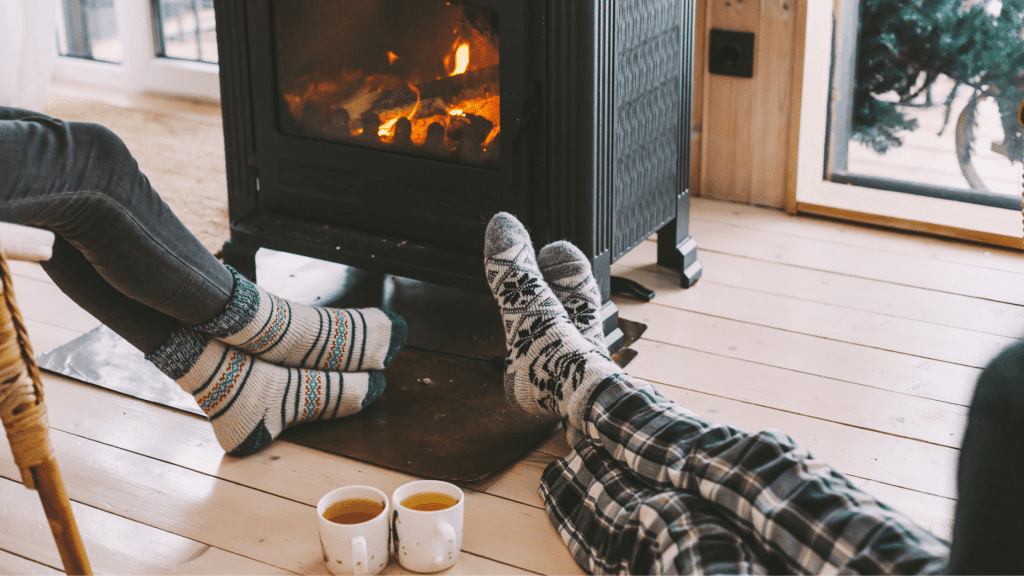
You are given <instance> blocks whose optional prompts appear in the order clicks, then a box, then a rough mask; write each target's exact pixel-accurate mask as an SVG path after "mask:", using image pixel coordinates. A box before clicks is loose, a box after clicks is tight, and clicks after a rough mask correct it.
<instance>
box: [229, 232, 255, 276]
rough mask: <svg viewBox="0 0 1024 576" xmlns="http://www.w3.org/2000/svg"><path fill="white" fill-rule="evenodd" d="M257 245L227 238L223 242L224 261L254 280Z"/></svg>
mask: <svg viewBox="0 0 1024 576" xmlns="http://www.w3.org/2000/svg"><path fill="white" fill-rule="evenodd" d="M259 249H260V247H259V246H251V245H249V244H242V243H239V242H238V241H235V240H228V241H227V242H225V243H224V248H223V252H222V254H223V257H224V263H225V264H227V265H228V266H231V267H232V268H234V269H235V270H238V273H239V274H241V275H242V276H245V277H246V278H248V279H249V280H252V281H253V282H255V281H256V251H257V250H259Z"/></svg>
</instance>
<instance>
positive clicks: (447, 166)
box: [215, 0, 701, 344]
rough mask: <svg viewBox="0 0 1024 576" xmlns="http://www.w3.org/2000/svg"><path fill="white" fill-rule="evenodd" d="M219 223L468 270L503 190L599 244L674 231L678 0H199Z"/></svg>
mask: <svg viewBox="0 0 1024 576" xmlns="http://www.w3.org/2000/svg"><path fill="white" fill-rule="evenodd" d="M215 6H216V11H217V35H218V44H219V50H220V66H221V93H222V98H221V104H222V107H223V114H224V130H225V145H226V153H227V164H228V166H227V175H228V189H229V209H230V218H231V239H230V240H229V241H228V243H226V244H225V246H224V258H225V260H226V261H227V262H228V263H230V264H232V265H233V266H235V267H236V268H238V269H239V270H240V271H242V272H243V273H248V274H252V273H254V272H255V263H254V255H255V252H256V250H257V249H258V248H259V247H268V248H274V249H278V250H283V251H287V252H292V253H297V254H303V255H307V256H311V257H315V258H321V259H324V260H330V261H335V262H340V263H343V264H349V265H352V266H356V267H359V268H367V269H371V270H376V271H380V272H384V273H388V274H394V275H399V276H405V277H408V278H413V279H418V280H424V281H428V282H434V283H439V284H444V285H448V286H456V287H462V288H470V289H479V290H486V284H485V282H484V276H483V258H482V254H481V248H482V246H483V231H484V228H485V226H486V224H487V221H488V219H489V218H490V216H491V215H492V214H494V213H495V212H497V211H500V210H505V211H508V212H511V213H513V214H515V215H516V216H518V217H519V218H520V219H521V220H522V221H523V222H524V223H525V224H526V226H527V227H528V228H529V229H530V230H531V233H532V234H533V239H534V242H535V243H536V245H538V246H540V245H542V244H544V243H546V242H549V241H552V240H556V239H568V240H570V241H572V242H573V243H575V244H576V245H577V246H579V247H580V248H581V249H582V250H583V251H584V252H585V253H586V254H587V255H588V256H590V257H591V258H592V261H593V267H594V271H595V275H596V276H597V278H598V281H599V283H600V284H601V287H602V291H603V297H604V300H605V306H604V310H603V313H604V318H605V326H606V332H607V333H608V334H609V335H610V337H611V340H612V341H613V344H614V341H615V340H617V339H618V338H620V337H621V333H619V332H617V328H616V326H617V310H616V308H615V306H614V304H612V303H611V301H610V284H611V282H610V266H611V263H612V262H613V261H615V260H616V259H617V258H619V257H621V256H622V255H624V254H625V253H626V252H628V251H629V250H630V249H632V248H633V247H635V246H636V245H637V244H638V243H639V242H641V241H643V240H644V239H645V238H647V237H648V236H649V235H650V234H652V233H654V232H656V231H657V232H658V263H659V264H662V265H666V266H673V267H676V268H678V269H679V270H680V272H681V282H682V285H683V286H689V285H691V284H692V283H693V282H695V281H696V280H697V278H699V276H700V272H701V266H700V263H699V262H698V261H697V258H696V242H694V241H693V239H692V238H691V237H690V236H689V232H688V219H689V191H688V189H687V183H688V181H689V156H690V154H689V145H690V139H689V136H688V135H689V125H690V93H691V79H692V64H693V62H692V60H693V58H692V52H693V51H692V47H693V21H694V20H693V17H694V0H472V1H470V2H466V1H462V0H345V1H342V0H270V1H268V0H218V1H217V2H216V3H215Z"/></svg>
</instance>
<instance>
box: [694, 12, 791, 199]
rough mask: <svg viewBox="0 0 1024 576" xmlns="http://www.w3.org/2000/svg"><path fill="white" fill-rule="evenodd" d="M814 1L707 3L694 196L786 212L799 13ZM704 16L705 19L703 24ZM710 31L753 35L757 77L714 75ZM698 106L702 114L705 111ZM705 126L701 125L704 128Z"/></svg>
mask: <svg viewBox="0 0 1024 576" xmlns="http://www.w3.org/2000/svg"><path fill="white" fill-rule="evenodd" d="M806 1H807V0H706V2H699V3H698V9H700V8H704V10H705V12H704V15H703V16H704V17H703V20H704V22H703V24H704V25H703V30H702V31H703V34H702V35H701V34H698V38H699V42H700V44H701V49H700V50H699V51H698V52H697V53H696V54H695V58H699V60H697V62H698V65H697V66H696V67H695V69H696V72H697V74H698V75H699V76H703V78H701V79H700V80H698V81H695V83H694V86H695V89H698V88H701V89H702V92H701V97H699V98H695V100H694V108H695V110H694V124H695V126H694V133H695V134H699V135H700V140H699V141H700V147H701V150H700V152H699V153H698V154H694V158H693V159H692V160H693V162H694V164H693V171H694V172H697V175H696V176H695V178H694V179H693V180H692V181H691V182H692V185H693V190H694V193H695V195H699V196H704V197H708V198H716V199H721V200H732V201H736V202H743V203H750V204H757V205H761V206H771V207H775V208H782V207H784V206H785V201H786V200H785V199H786V187H787V185H788V181H789V179H790V177H789V171H788V169H787V168H788V162H789V147H790V144H791V143H790V138H791V130H790V126H791V121H792V119H793V117H794V114H793V109H792V100H793V91H794V90H799V86H795V85H794V80H795V79H796V76H795V72H796V70H795V65H796V62H795V59H794V57H793V54H794V46H795V43H796V41H797V36H798V25H797V23H798V20H799V19H798V17H797V14H798V12H799V10H800V9H801V7H802V4H803V3H806ZM700 20H701V18H700V17H698V23H699V22H700ZM711 28H719V29H723V30H734V31H738V32H753V33H754V35H755V40H754V77H753V78H735V77H731V76H721V75H717V74H716V75H712V74H709V73H708V72H707V68H708V63H707V59H708V56H707V42H708V34H709V31H710V29H711ZM698 106H699V109H698ZM698 122H699V123H700V125H699V126H697V123H698Z"/></svg>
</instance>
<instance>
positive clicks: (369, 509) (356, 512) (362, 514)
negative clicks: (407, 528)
mask: <svg viewBox="0 0 1024 576" xmlns="http://www.w3.org/2000/svg"><path fill="white" fill-rule="evenodd" d="M383 511H384V505H383V504H381V503H380V502H377V501H376V500H366V499H364V498H350V499H348V500H342V501H340V502H335V503H334V504H331V505H330V506H328V507H327V510H324V518H326V519H328V520H330V521H331V522H334V523H335V524H361V523H363V522H367V521H369V520H373V519H374V518H376V517H377V515H378V514H380V513H381V512H383Z"/></svg>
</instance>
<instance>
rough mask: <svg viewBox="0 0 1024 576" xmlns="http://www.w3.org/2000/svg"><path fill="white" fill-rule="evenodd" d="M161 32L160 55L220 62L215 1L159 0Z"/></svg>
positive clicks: (158, 13)
mask: <svg viewBox="0 0 1024 576" xmlns="http://www.w3.org/2000/svg"><path fill="white" fill-rule="evenodd" d="M155 2H156V4H157V8H158V9H157V10H156V14H157V17H158V18H159V21H158V22H157V25H158V30H159V31H160V33H159V35H160V42H159V44H160V46H161V50H160V52H159V54H158V56H165V57H167V58H178V59H181V60H195V61H198V62H210V63H213V64H216V63H217V20H216V18H215V17H214V14H213V0H155Z"/></svg>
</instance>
